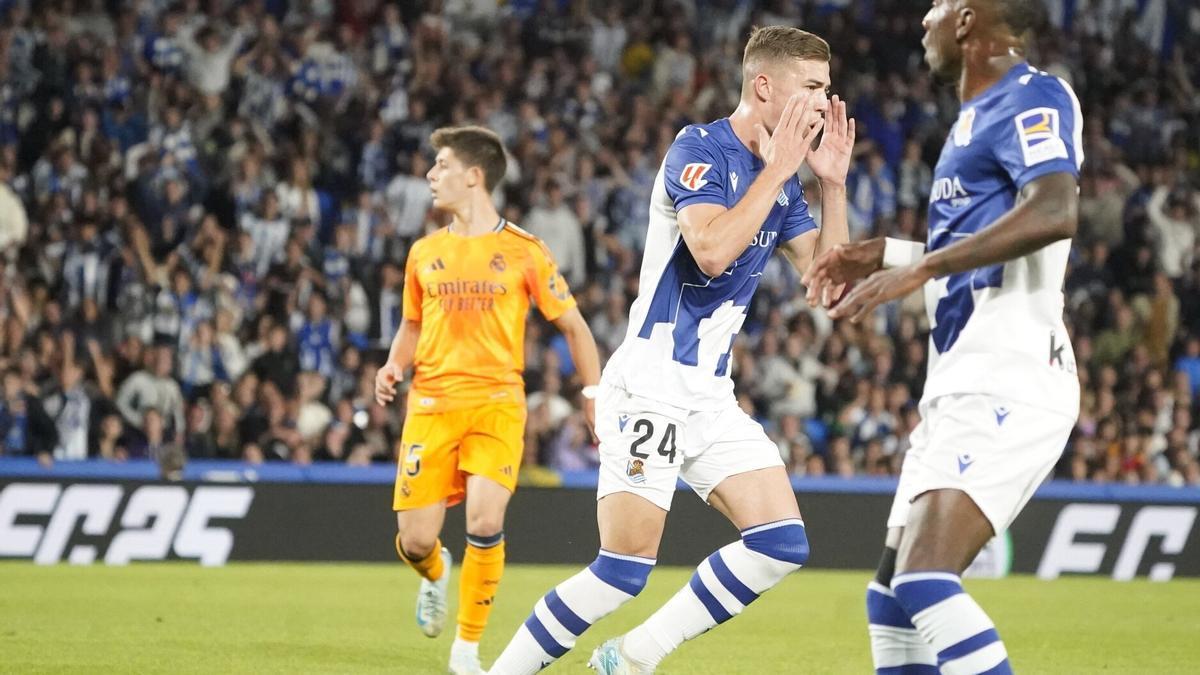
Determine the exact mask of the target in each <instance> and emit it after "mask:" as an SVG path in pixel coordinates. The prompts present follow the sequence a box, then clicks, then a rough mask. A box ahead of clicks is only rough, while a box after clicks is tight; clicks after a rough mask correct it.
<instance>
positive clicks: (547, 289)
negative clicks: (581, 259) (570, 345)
mask: <svg viewBox="0 0 1200 675" xmlns="http://www.w3.org/2000/svg"><path fill="white" fill-rule="evenodd" d="M529 248H530V263H529V269H528V270H526V274H527V275H528V286H529V295H530V296H531V297H532V298H533V301H534V303H536V304H537V306H538V310H539V311H540V312H541V313H542V316H544V317H546V320H547V321H554V320H555V319H557V318H558V317H560V316H562V315H563V314H566V313H567V311H568V310H570V309H571V308H573V307H575V297H574V296H573V295H571V288H570V286H568V285H567V280H566V279H565V278H564V277H563V275H562V274H560V273H559V271H558V265H557V264H555V262H554V257H553V256H552V255H551V254H550V249H548V248H546V245H545V244H543V243H542V242H540V241H536V242H530V247H529Z"/></svg>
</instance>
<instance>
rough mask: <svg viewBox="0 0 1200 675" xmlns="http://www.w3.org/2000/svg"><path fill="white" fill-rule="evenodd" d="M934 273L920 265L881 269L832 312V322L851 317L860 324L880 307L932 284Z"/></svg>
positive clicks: (851, 292) (855, 288)
mask: <svg viewBox="0 0 1200 675" xmlns="http://www.w3.org/2000/svg"><path fill="white" fill-rule="evenodd" d="M929 279H930V273H929V271H928V270H927V269H926V268H925V267H924V266H922V265H921V264H920V263H918V264H916V265H905V266H904V267H893V268H892V269H888V270H880V271H878V272H876V273H874V274H872V275H871V276H869V277H867V280H866V281H864V282H863V283H861V284H859V285H857V286H855V287H854V290H852V291H850V294H849V295H847V296H846V297H845V299H843V300H842V301H841V302H840V303H839V304H838V305H837V306H835V307H834V308H833V309H831V310H829V317H830V318H831V319H843V318H847V317H848V318H849V319H850V322H851V323H858V322H860V321H862V320H863V319H864V318H866V317H868V316H870V315H871V312H872V311H874V310H875V308H876V307H878V306H880V305H882V304H883V303H885V302H891V301H892V300H896V299H898V298H903V297H904V296H906V295H908V294H909V293H912V292H913V291H915V290H917V289H918V288H920V287H922V286H924V285H925V282H926V281H929Z"/></svg>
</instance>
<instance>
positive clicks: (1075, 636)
mask: <svg viewBox="0 0 1200 675" xmlns="http://www.w3.org/2000/svg"><path fill="white" fill-rule="evenodd" d="M574 571H575V570H574V569H572V568H568V567H535V566H513V567H510V568H509V569H508V571H507V574H506V575H505V578H504V582H503V583H502V584H501V587H500V597H499V599H498V604H497V606H496V610H495V612H494V614H493V616H492V624H491V626H490V628H489V630H488V633H487V635H485V636H484V641H483V646H482V655H483V658H484V665H485V666H486V665H490V663H491V661H492V659H494V658H495V657H496V656H497V655H498V654H499V652H500V650H501V649H502V648H503V647H504V644H505V643H506V642H507V641H508V638H509V636H510V635H511V634H512V632H513V631H514V630H515V629H516V627H517V626H518V625H519V624H520V622H521V621H523V620H524V618H525V616H526V615H527V613H528V612H529V609H530V608H531V607H532V605H533V603H534V602H535V601H536V600H537V599H538V597H540V596H541V595H542V594H543V593H544V592H545V591H546V590H548V589H549V588H550V587H551V586H552V585H553V584H554V583H556V582H558V581H559V580H561V579H563V578H565V577H566V576H569V575H570V574H572V573H574ZM690 573H691V572H690V570H686V569H681V568H664V569H659V570H657V571H656V572H655V573H654V574H653V575H652V576H651V577H650V585H649V587H648V588H647V589H646V591H645V592H644V593H643V594H642V595H641V596H640V597H638V598H637V599H636V600H634V601H633V602H631V603H630V604H628V605H626V606H625V607H624V608H622V610H621V611H620V612H618V613H617V614H616V615H614V616H612V617H609V618H608V619H606V620H604V621H601V622H599V623H598V624H597V625H596V626H594V627H593V629H592V630H591V631H589V632H588V633H587V634H585V635H584V636H583V638H582V639H581V640H580V642H579V645H578V647H577V648H576V649H575V650H574V651H573V652H571V653H570V654H568V655H567V656H566V657H565V658H563V659H562V660H561V661H560V662H559V663H558V664H556V665H555V666H553V667H552V668H551V669H549V672H583V671H584V670H585V665H584V664H585V663H586V660H587V657H588V655H589V654H590V653H591V650H592V648H593V647H595V646H596V645H597V644H599V642H600V641H602V640H603V639H605V638H608V637H611V636H613V635H617V634H619V633H622V632H624V631H625V630H628V629H629V628H631V627H633V626H634V625H636V624H637V623H638V622H639V621H640V620H642V619H643V618H645V617H646V616H647V615H649V614H650V613H651V612H652V611H653V610H654V609H655V607H657V606H658V605H659V604H660V603H661V602H663V601H664V600H666V599H667V598H668V597H669V596H670V595H671V594H672V593H674V592H675V590H676V589H677V588H678V587H679V586H680V585H681V584H683V583H684V582H686V581H687V578H688V575H689V574H690ZM869 576H870V573H869V572H830V571H817V570H803V571H801V572H800V573H798V574H795V575H793V576H792V577H790V578H789V579H788V580H787V581H785V582H784V583H783V584H782V585H780V587H778V588H776V589H775V590H773V591H771V592H770V593H767V594H766V595H764V596H763V597H762V599H760V600H759V601H758V602H756V603H755V604H754V605H752V606H751V607H750V608H749V609H747V610H746V612H745V613H744V614H743V615H742V616H741V617H738V618H737V619H735V620H733V621H731V622H730V623H728V624H726V625H724V626H721V627H719V628H717V629H716V630H714V631H712V632H710V633H708V634H706V635H704V636H702V637H701V638H699V639H697V640H695V641H692V642H690V643H687V644H685V645H684V646H683V648H682V649H681V650H680V651H679V652H677V653H676V654H674V655H673V656H671V657H669V658H668V659H667V660H666V661H665V662H664V663H663V665H662V667H661V668H660V670H659V672H660V673H663V675H674V674H679V675H682V674H684V673H687V674H692V673H712V674H716V673H754V674H755V675H765V674H767V673H870V672H871V661H870V653H869V650H868V646H867V639H866V628H865V625H864V620H863V616H864V612H863V591H864V586H865V584H866V582H867V580H868V578H869ZM416 587H417V580H416V575H415V574H412V573H411V572H409V571H408V570H407V569H405V568H403V567H401V566H400V564H399V563H397V564H395V565H318V564H238V565H230V566H228V567H223V568H215V569H206V568H201V567H198V566H195V565H193V564H187V563H167V564H144V565H133V566H130V567H103V566H92V567H69V566H54V567H37V566H34V565H32V564H29V563H19V562H9V563H3V564H0V672H4V673H22V674H26V673H30V674H32V673H199V672H204V673H289V674H290V673H385V672H386V673H442V672H445V663H446V657H447V654H448V652H449V648H450V642H451V640H452V637H453V636H452V630H451V629H447V631H446V633H444V634H443V635H442V636H441V637H439V638H438V639H436V640H430V639H428V638H426V637H424V636H422V635H421V634H420V633H418V632H417V628H416V625H415V623H414V621H413V604H414V594H415V591H416ZM967 588H968V589H969V590H970V591H971V592H972V594H974V596H975V597H976V598H977V599H978V600H979V601H980V603H981V604H982V605H983V606H984V607H985V608H986V609H987V610H988V612H989V613H990V614H991V616H992V618H993V619H995V621H996V623H997V625H998V627H999V629H1000V633H1001V635H1002V636H1003V637H1004V639H1005V642H1006V643H1007V645H1008V650H1009V654H1010V655H1011V657H1012V660H1013V664H1014V668H1015V669H1016V671H1017V672H1019V673H1156V674H1159V673H1194V672H1197V668H1198V666H1197V661H1198V660H1200V647H1197V646H1196V645H1197V644H1198V641H1200V637H1198V636H1200V581H1196V580H1185V581H1179V580H1177V581H1173V582H1171V583H1167V584H1154V583H1150V582H1146V581H1134V582H1129V583H1118V582H1114V581H1110V580H1108V579H1096V578H1068V579H1060V580H1058V581H1054V582H1043V581H1038V580H1036V579H1031V578H1027V577H1014V578H1009V579H1003V580H994V581H991V580H989V581H984V580H978V581H968V584H967ZM453 611H454V605H453V604H452V606H451V616H452V617H453Z"/></svg>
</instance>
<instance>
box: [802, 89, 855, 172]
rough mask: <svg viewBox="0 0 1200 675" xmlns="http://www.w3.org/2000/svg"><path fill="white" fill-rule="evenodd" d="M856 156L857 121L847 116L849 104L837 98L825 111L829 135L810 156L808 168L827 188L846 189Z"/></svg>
mask: <svg viewBox="0 0 1200 675" xmlns="http://www.w3.org/2000/svg"><path fill="white" fill-rule="evenodd" d="M853 153H854V120H853V119H850V118H847V116H846V102H845V101H843V100H842V99H841V98H840V97H839V96H837V95H835V96H834V97H833V98H831V99H829V109H828V110H826V111H825V135H823V136H822V137H821V144H820V145H818V146H817V149H816V150H813V151H812V153H811V154H810V155H809V156H808V168H810V169H812V172H813V175H815V176H816V177H817V179H818V180H820V181H821V182H822V183H823V184H825V185H829V184H833V185H845V184H846V174H847V173H849V172H850V156H851V155H852V154H853Z"/></svg>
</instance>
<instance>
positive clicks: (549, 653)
mask: <svg viewBox="0 0 1200 675" xmlns="http://www.w3.org/2000/svg"><path fill="white" fill-rule="evenodd" d="M653 568H654V560H653V559H651V558H640V557H638V556H629V555H618V554H616V553H609V552H608V551H603V550H602V551H600V555H598V556H597V557H596V560H595V561H593V562H592V564H591V565H589V566H588V567H587V569H584V570H583V571H581V572H580V573H578V574H576V575H575V576H573V577H571V578H570V579H567V580H566V581H564V582H562V583H561V584H559V585H558V586H556V587H555V588H554V590H552V591H550V592H549V593H547V594H546V595H545V597H543V598H542V599H541V600H538V603H537V605H535V606H534V608H533V613H532V614H530V615H529V618H528V619H526V620H525V624H524V625H523V626H521V627H520V628H519V629H517V634H516V635H514V636H513V639H512V641H511V642H509V643H508V646H507V647H505V648H504V652H503V653H502V654H500V658H498V659H496V663H495V664H493V665H492V668H491V670H489V671H488V672H489V673H491V674H492V675H529V674H531V673H536V672H538V671H539V670H541V669H542V668H545V667H546V666H548V665H550V664H551V663H553V662H554V661H555V660H556V659H558V658H559V657H561V656H562V655H563V654H566V653H567V652H568V651H570V650H571V648H572V647H574V646H575V640H576V639H578V638H579V636H580V635H583V632H584V631H586V630H587V629H588V628H590V627H591V626H592V624H593V623H595V622H596V621H598V620H600V619H601V618H603V617H605V616H607V615H608V614H610V613H612V612H613V611H615V610H616V609H617V608H618V607H620V606H621V605H623V604H625V603H626V602H628V601H630V600H632V599H633V598H634V596H636V595H637V594H638V593H641V592H642V589H643V588H645V587H646V579H647V578H648V577H649V576H650V570H652V569H653Z"/></svg>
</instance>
